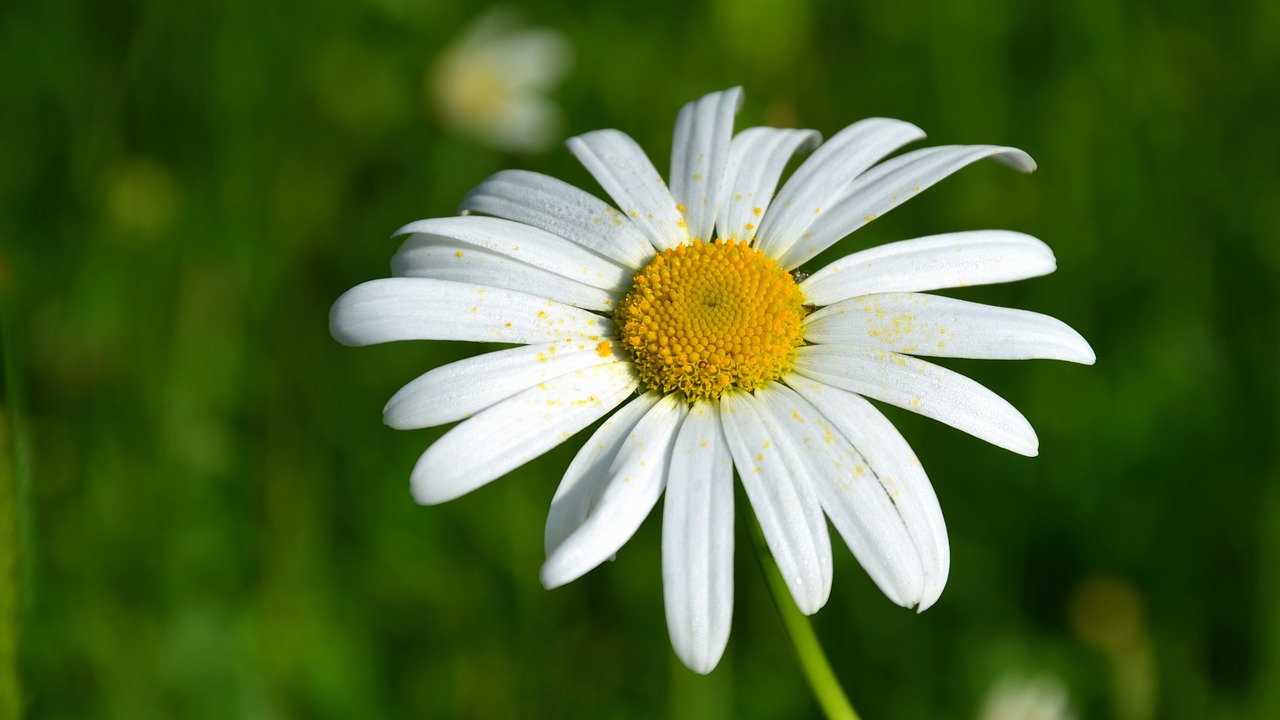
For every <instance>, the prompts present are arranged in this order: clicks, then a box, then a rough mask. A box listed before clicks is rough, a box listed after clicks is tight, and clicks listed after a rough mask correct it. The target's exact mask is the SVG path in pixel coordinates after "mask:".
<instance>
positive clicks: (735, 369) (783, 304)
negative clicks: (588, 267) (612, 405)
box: [614, 238, 806, 402]
mask: <svg viewBox="0 0 1280 720" xmlns="http://www.w3.org/2000/svg"><path fill="white" fill-rule="evenodd" d="M805 314H806V311H805V308H804V295H803V294H802V293H801V292H800V289H799V287H797V286H796V283H795V280H794V279H793V278H792V277H791V275H790V274H789V273H787V272H786V271H785V270H783V269H782V268H781V267H779V266H778V264H777V262H775V261H774V260H772V259H769V258H767V257H765V255H764V253H762V252H761V251H760V250H758V249H755V248H752V247H751V246H750V244H749V243H747V242H738V241H736V240H725V239H723V238H721V239H719V240H716V241H715V242H701V241H697V242H693V243H690V244H686V245H680V246H677V247H675V248H671V249H668V250H664V251H663V252H661V253H659V254H658V255H657V256H656V257H654V259H653V261H652V262H650V263H649V264H648V265H647V266H645V267H644V269H642V270H641V271H640V272H639V274H637V275H636V276H635V277H634V279H633V284H632V287H631V290H630V292H628V293H627V295H626V297H624V298H623V299H622V300H621V301H620V302H619V303H618V307H617V310H616V311H615V312H614V321H615V322H616V324H617V326H618V328H619V329H620V331H621V332H620V338H619V339H620V340H621V344H622V346H623V347H624V348H626V349H627V351H628V352H629V353H630V354H631V358H632V360H633V362H634V365H635V368H636V372H637V374H638V375H639V376H640V380H641V382H642V384H644V385H645V386H647V387H648V388H649V389H652V390H657V391H659V392H663V393H672V392H680V393H682V394H683V395H684V396H685V398H686V399H687V400H689V401H691V402H692V401H694V400H704V399H711V398H718V397H720V395H721V394H723V393H724V392H725V391H726V390H728V389H730V388H740V389H743V390H754V389H755V388H758V387H761V386H762V385H764V384H765V383H767V382H769V381H771V380H777V379H778V378H780V377H782V376H784V375H786V374H787V373H788V372H789V371H790V370H791V365H792V363H793V362H794V361H795V354H796V348H798V347H799V346H800V345H801V344H802V342H803V334H802V331H801V321H802V320H803V319H804V316H805Z"/></svg>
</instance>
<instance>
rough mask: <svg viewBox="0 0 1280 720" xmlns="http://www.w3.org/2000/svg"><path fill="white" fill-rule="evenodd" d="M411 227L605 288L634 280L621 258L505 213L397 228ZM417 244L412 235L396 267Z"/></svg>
mask: <svg viewBox="0 0 1280 720" xmlns="http://www.w3.org/2000/svg"><path fill="white" fill-rule="evenodd" d="M412 233H422V234H424V235H440V236H444V237H447V238H453V239H454V240H458V241H460V242H464V243H466V244H468V245H475V246H478V247H482V248H485V249H486V250H490V251H492V252H495V253H498V254H501V255H507V256H509V257H513V258H515V259H517V260H519V261H520V262H523V263H526V264H529V265H532V266H534V267H538V268H542V269H543V270H549V271H551V272H553V273H555V274H557V275H561V276H563V277H566V278H569V279H570V280H576V281H578V282H581V283H585V284H587V285H591V286H593V287H598V288H603V289H605V290H625V289H626V288H628V287H630V286H631V275H632V273H631V272H630V271H628V270H627V269H626V268H623V267H622V266H620V265H618V264H617V263H615V262H613V261H611V260H608V259H607V258H604V257H601V256H599V255H597V254H595V253H593V252H591V251H590V250H587V249H586V248H584V247H582V246H580V245H575V244H573V243H571V242H568V241H567V240H565V239H564V238H562V237H558V236H556V235H552V234H551V233H549V232H547V231H545V230H539V229H538V228H536V227H533V226H530V225H524V224H522V223H518V222H512V221H510V220H503V219H502V218H492V217H480V216H468V217H451V218H430V219H428V220H419V221H417V222H412V223H409V224H408V225H405V226H404V227H402V228H400V229H399V230H397V231H396V232H395V234H396V235H397V236H398V235H410V234H412ZM418 245H419V243H418V242H416V241H415V240H414V238H412V237H410V238H409V239H408V240H407V241H406V242H405V243H404V244H403V245H402V246H401V247H400V250H399V252H397V253H396V257H395V258H394V259H393V260H392V265H393V267H394V266H395V265H396V264H397V263H405V262H410V260H409V258H407V257H402V256H412V255H413V253H414V252H415V251H416V248H417V247H418Z"/></svg>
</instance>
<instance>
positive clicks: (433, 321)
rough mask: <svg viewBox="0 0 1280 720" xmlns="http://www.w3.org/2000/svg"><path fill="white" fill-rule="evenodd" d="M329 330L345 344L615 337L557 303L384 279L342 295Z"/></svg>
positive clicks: (598, 320)
mask: <svg viewBox="0 0 1280 720" xmlns="http://www.w3.org/2000/svg"><path fill="white" fill-rule="evenodd" d="M329 332H330V333H331V334H332V335H333V337H334V339H335V340H337V341H338V342H340V343H342V344H343V345H374V344H376V343H384V342H393V341H396V340H471V341H474V342H501V343H536V342H551V341H553V340H563V339H565V338H584V339H589V340H595V341H597V342H598V341H599V340H600V338H601V337H609V336H612V334H613V322H612V321H610V320H609V319H608V318H604V317H601V316H599V315H596V314H594V313H590V312H587V311H586V310H579V309H578V308H575V307H570V306H568V305H565V304H563V303H558V302H556V301H554V300H547V299H546V298H540V297H535V296H533V295H526V294H524V293H521V292H516V291H514V290H501V289H498V288H489V287H484V286H482V285H467V284H464V283H456V282H450V281H448V280H428V279H425V278H383V279H381V280H370V281H368V282H365V283H361V284H359V285H357V286H355V287H353V288H351V289H350V290H348V291H346V292H345V293H343V294H342V297H339V298H338V299H337V300H335V301H334V303H333V309H332V310H330V311H329Z"/></svg>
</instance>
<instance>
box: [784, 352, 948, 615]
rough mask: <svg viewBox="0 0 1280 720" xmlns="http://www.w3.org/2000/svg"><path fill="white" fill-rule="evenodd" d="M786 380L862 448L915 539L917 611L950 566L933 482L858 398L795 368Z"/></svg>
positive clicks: (932, 598)
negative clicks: (919, 585)
mask: <svg viewBox="0 0 1280 720" xmlns="http://www.w3.org/2000/svg"><path fill="white" fill-rule="evenodd" d="M786 382H787V384H788V385H790V386H791V387H792V388H794V389H795V390H796V391H797V392H799V393H800V394H801V395H802V396H804V398H805V399H806V400H808V401H809V402H810V403H813V406H814V407H815V408H816V409H817V410H818V412H820V413H822V415H823V416H825V417H826V419H827V420H828V421H829V422H830V423H831V424H832V425H833V426H835V428H836V430H838V431H839V432H840V433H841V434H843V435H844V436H845V437H846V438H848V439H849V442H851V443H853V446H854V447H855V448H857V450H858V452H859V453H861V454H862V456H863V458H864V459H865V460H866V461H867V464H868V465H870V466H871V470H872V472H874V473H875V477H876V479H877V480H879V482H880V485H881V486H882V487H883V488H884V490H885V492H886V493H888V495H889V498H890V499H891V500H892V501H893V506H894V508H895V509H896V510H897V512H898V514H899V516H900V517H901V518H902V522H903V524H904V525H906V528H907V532H908V533H909V534H910V535H911V540H912V542H913V543H914V544H915V547H916V552H917V553H918V554H919V557H920V562H921V566H922V568H923V570H924V588H923V591H922V593H921V597H920V599H919V605H918V608H919V611H920V612H924V611H925V610H927V609H929V607H930V606H932V605H933V604H934V603H935V602H937V600H938V597H939V596H940V595H941V594H942V588H943V587H945V586H946V584H947V574H948V572H949V571H950V569H951V548H950V546H949V544H948V542H947V526H946V523H945V522H943V520H942V508H941V507H940V506H939V505H938V496H937V495H935V494H934V492H933V485H931V484H930V483H929V478H928V476H927V475H925V472H924V468H923V467H921V465H920V461H919V460H918V459H916V455H915V453H914V452H912V451H911V446H909V445H907V441H906V440H905V439H903V437H902V434H901V433H899V432H898V430H897V428H895V427H894V426H893V424H892V423H890V422H889V420H888V418H886V417H885V416H884V415H883V414H881V412H880V411H879V410H876V408H875V406H873V405H872V404H871V403H869V402H867V401H866V400H865V399H864V398H862V397H861V396H858V395H854V394H853V393H850V392H845V391H844V390H840V389H838V388H834V387H831V386H830V385H824V384H822V383H819V382H816V381H814V380H810V379H808V378H806V377H802V376H800V375H797V374H794V373H793V374H791V375H790V376H788V377H787V379H786Z"/></svg>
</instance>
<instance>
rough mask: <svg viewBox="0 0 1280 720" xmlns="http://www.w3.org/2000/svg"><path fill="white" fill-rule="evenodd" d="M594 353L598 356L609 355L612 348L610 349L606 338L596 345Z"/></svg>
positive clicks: (611, 352)
mask: <svg viewBox="0 0 1280 720" xmlns="http://www.w3.org/2000/svg"><path fill="white" fill-rule="evenodd" d="M596 354H597V355H599V356H600V357H609V356H610V355H612V354H613V350H612V349H611V347H610V343H609V341H608V340H604V341H602V342H601V343H600V344H599V345H597V346H596Z"/></svg>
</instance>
